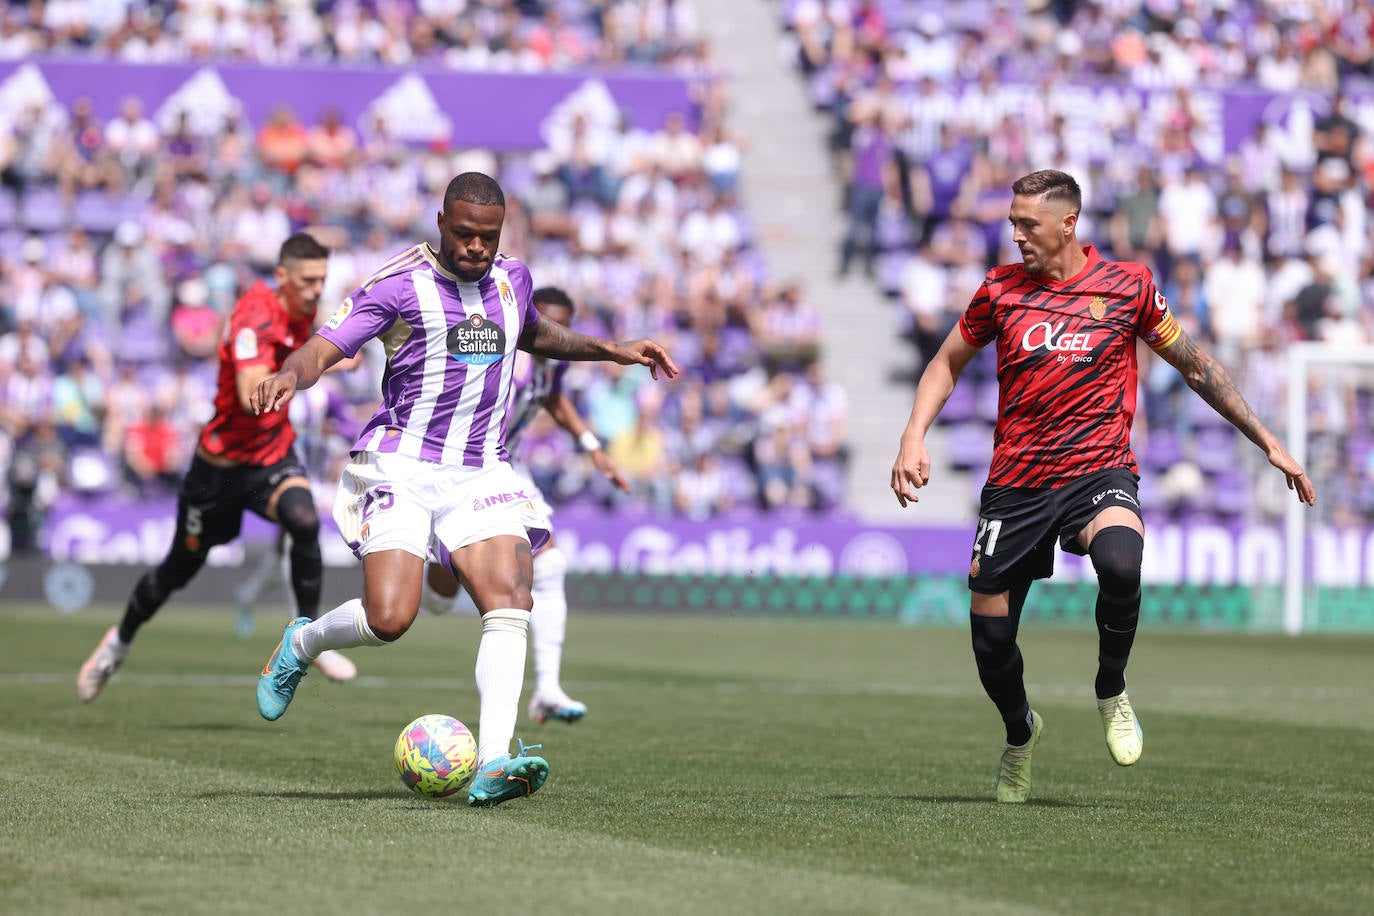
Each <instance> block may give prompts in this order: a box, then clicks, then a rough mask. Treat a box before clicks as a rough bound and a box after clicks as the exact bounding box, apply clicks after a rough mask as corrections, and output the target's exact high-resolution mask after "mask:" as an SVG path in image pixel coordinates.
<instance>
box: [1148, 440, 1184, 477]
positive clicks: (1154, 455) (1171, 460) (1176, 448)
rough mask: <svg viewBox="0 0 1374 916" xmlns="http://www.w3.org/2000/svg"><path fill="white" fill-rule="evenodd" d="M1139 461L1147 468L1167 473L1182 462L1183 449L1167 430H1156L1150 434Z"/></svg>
mask: <svg viewBox="0 0 1374 916" xmlns="http://www.w3.org/2000/svg"><path fill="white" fill-rule="evenodd" d="M1140 460H1141V462H1142V463H1143V464H1145V466H1146V467H1147V468H1150V469H1152V470H1155V471H1161V472H1162V471H1167V470H1168V469H1169V468H1171V467H1173V466H1174V465H1176V464H1178V463H1179V462H1180V461H1181V460H1183V448H1182V446H1180V445H1179V441H1178V437H1177V436H1175V435H1174V434H1173V433H1171V432H1169V431H1168V430H1163V429H1158V430H1155V431H1154V432H1152V433H1150V438H1149V440H1148V441H1147V442H1146V443H1145V451H1144V454H1142V455H1141V456H1140Z"/></svg>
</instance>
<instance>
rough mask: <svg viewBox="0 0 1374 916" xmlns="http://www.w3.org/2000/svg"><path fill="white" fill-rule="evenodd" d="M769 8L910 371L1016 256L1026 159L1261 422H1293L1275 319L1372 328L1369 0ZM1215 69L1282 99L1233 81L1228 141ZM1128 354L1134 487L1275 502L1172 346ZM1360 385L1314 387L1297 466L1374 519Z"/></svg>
mask: <svg viewBox="0 0 1374 916" xmlns="http://www.w3.org/2000/svg"><path fill="white" fill-rule="evenodd" d="M782 15H783V17H784V23H785V25H786V26H787V28H788V34H789V36H790V45H789V48H790V53H791V54H792V55H793V59H794V60H795V61H796V65H797V67H798V69H799V71H800V73H801V75H802V78H803V79H804V80H805V81H806V86H807V90H808V92H809V93H810V98H811V100H812V101H813V103H814V105H815V106H816V107H817V108H818V109H819V110H821V111H823V112H826V113H827V115H828V116H829V118H830V123H831V124H832V130H831V134H830V137H831V144H832V145H831V149H832V152H833V154H834V162H835V167H836V169H837V171H838V173H839V174H840V175H841V177H842V180H843V184H844V186H845V189H846V192H845V198H844V201H843V203H842V206H843V209H844V212H845V213H846V216H847V230H846V232H845V234H844V237H843V241H842V243H841V244H840V246H839V250H838V252H837V268H838V270H839V272H840V273H841V274H844V273H848V272H849V271H851V270H854V269H856V268H860V267H861V268H862V269H864V270H865V271H866V273H867V274H868V275H869V276H870V277H872V278H873V281H874V282H875V283H877V284H879V286H880V287H881V288H882V290H883V291H884V292H885V293H887V294H888V295H889V296H890V297H891V298H892V299H893V301H894V316H895V320H896V322H897V327H898V331H899V333H901V334H902V335H904V336H906V337H908V338H909V339H910V340H911V341H912V343H913V344H914V346H915V351H916V360H915V362H916V369H917V371H919V369H920V367H921V366H922V365H923V364H924V362H925V361H926V360H927V359H928V358H929V357H930V356H931V355H932V354H933V352H934V351H935V349H936V348H938V346H939V344H940V342H941V341H942V340H943V339H944V337H945V335H946V334H947V333H948V332H949V331H950V329H951V328H952V327H953V326H954V325H955V323H956V322H957V320H958V317H959V315H960V314H961V313H962V311H963V309H964V308H965V307H966V306H967V304H968V301H969V299H970V298H971V297H972V295H973V294H974V293H975V292H976V290H977V289H978V286H979V284H980V282H981V280H982V277H983V275H984V272H985V271H986V270H987V268H988V267H989V266H992V265H996V264H999V263H1014V262H1016V261H1019V260H1020V256H1019V254H1018V252H1017V250H1016V248H1015V246H1014V245H1013V244H1012V243H1011V237H1010V229H1009V225H1008V221H1007V212H1008V207H1009V204H1010V201H1011V190H1010V185H1011V183H1012V182H1013V181H1014V180H1015V179H1016V178H1017V177H1019V176H1020V175H1023V174H1025V173H1027V172H1030V171H1033V170H1035V169H1040V168H1059V169H1062V170H1064V171H1067V172H1069V173H1071V174H1073V175H1074V176H1075V177H1077V179H1078V180H1079V183H1080V184H1081V185H1082V186H1083V190H1084V209H1083V213H1082V218H1081V220H1080V231H1079V237H1080V238H1081V239H1083V240H1084V241H1085V243H1086V242H1091V243H1093V244H1095V245H1096V246H1097V247H1098V248H1099V249H1100V250H1101V251H1102V253H1103V254H1104V256H1107V257H1115V258H1118V259H1122V260H1131V261H1139V262H1142V263H1144V264H1146V265H1148V266H1149V267H1150V268H1151V269H1152V270H1153V272H1154V275H1155V279H1156V282H1157V284H1158V286H1159V287H1160V289H1161V290H1162V291H1163V293H1164V294H1165V295H1166V296H1167V297H1168V300H1169V302H1170V305H1171V307H1172V308H1173V310H1174V311H1175V313H1176V314H1177V316H1178V318H1179V320H1180V321H1181V323H1182V324H1183V325H1184V326H1185V327H1186V328H1187V330H1188V332H1189V333H1190V334H1191V335H1193V336H1195V337H1196V338H1198V339H1199V340H1201V341H1203V343H1204V345H1205V346H1207V347H1209V348H1210V349H1211V350H1212V352H1213V353H1214V354H1215V355H1216V356H1217V357H1218V358H1219V359H1221V360H1222V361H1223V363H1224V364H1225V365H1226V366H1227V367H1228V369H1229V370H1230V371H1231V373H1232V374H1233V375H1234V376H1235V377H1236V379H1237V381H1238V383H1239V384H1240V386H1241V389H1242V391H1243V392H1244V393H1245V395H1246V396H1247V398H1248V399H1249V400H1250V401H1251V403H1252V405H1253V406H1254V407H1255V408H1256V410H1257V412H1258V413H1260V414H1261V415H1262V417H1263V419H1264V420H1265V422H1266V423H1267V424H1269V425H1270V426H1271V428H1274V429H1276V430H1282V429H1284V428H1285V427H1286V425H1287V424H1286V423H1285V419H1286V414H1285V406H1284V405H1285V400H1286V389H1285V384H1284V380H1285V377H1284V372H1285V368H1284V367H1285V348H1286V347H1287V346H1288V345H1289V344H1291V343H1293V342H1296V341H1330V342H1335V343H1339V344H1342V345H1349V346H1366V345H1368V344H1369V343H1370V342H1371V341H1374V231H1372V229H1374V224H1371V221H1370V219H1369V211H1370V206H1371V204H1374V141H1372V140H1371V136H1370V132H1371V130H1372V129H1374V81H1371V77H1374V7H1372V6H1371V5H1370V4H1369V3H1367V2H1361V0H1311V2H1283V0H1273V2H1264V0H1144V2H1124V0H1122V2H1117V0H1098V2H1087V0H1083V2H1074V0H1058V2H1004V0H999V2H986V3H955V2H938V0H935V2H922V3H900V2H895V0H893V2H883V0H785V2H784V3H783V4H782ZM1223 91H1234V92H1237V96H1236V103H1237V105H1240V104H1241V103H1243V102H1245V98H1246V97H1242V96H1241V95H1240V93H1241V92H1248V93H1250V95H1249V96H1248V98H1256V97H1258V98H1260V99H1261V100H1266V99H1269V98H1276V97H1281V98H1285V99H1289V100H1291V107H1290V108H1289V109H1288V111H1289V114H1288V115H1287V116H1286V117H1282V118H1281V119H1279V120H1278V121H1277V122H1276V123H1270V122H1269V121H1268V120H1266V119H1267V118H1271V117H1275V114H1274V112H1275V111H1276V109H1272V108H1265V106H1264V105H1263V104H1261V105H1260V106H1259V107H1257V108H1256V107H1254V106H1252V108H1251V109H1248V110H1250V111H1253V113H1254V114H1253V118H1252V121H1253V123H1252V124H1249V125H1247V126H1246V129H1245V131H1243V132H1242V133H1245V136H1244V137H1243V139H1241V140H1240V142H1239V143H1235V142H1234V139H1233V142H1232V143H1231V144H1230V146H1231V148H1230V149H1228V148H1227V144H1226V143H1225V142H1224V127H1225V123H1226V118H1227V117H1235V111H1234V110H1232V111H1227V110H1225V109H1226V106H1225V105H1223V104H1221V101H1220V99H1219V97H1218V93H1220V92H1223ZM1261 114H1263V116H1261ZM994 371H995V366H994V364H993V361H992V357H991V354H990V353H984V354H982V355H980V357H979V360H978V361H976V362H975V363H974V365H973V366H972V367H971V369H970V372H969V376H968V378H967V381H966V382H965V387H967V388H969V389H970V390H969V391H968V392H957V393H956V395H957V396H956V398H954V399H952V401H951V403H950V405H949V406H948V407H947V408H946V410H945V412H944V414H943V415H942V420H943V422H944V423H945V424H946V426H947V427H948V428H949V431H950V436H951V439H950V441H951V442H952V448H951V455H950V457H951V460H952V461H953V462H954V463H955V464H956V466H959V467H965V468H968V469H970V470H972V471H981V470H983V469H985V467H986V464H987V461H988V460H989V458H990V455H991V440H990V429H991V424H992V423H993V422H994V421H995V418H996V383H995V379H994V378H993V377H992V376H993V373H994ZM1141 375H1142V385H1141V398H1140V403H1141V410H1140V412H1139V414H1138V418H1137V429H1136V433H1137V453H1138V455H1139V456H1140V457H1141V459H1142V464H1143V465H1144V466H1145V468H1146V474H1145V480H1143V481H1142V488H1143V492H1145V493H1146V499H1147V500H1149V501H1151V502H1152V503H1153V504H1155V505H1160V506H1166V507H1168V508H1169V510H1170V511H1173V512H1175V513H1176V514H1179V515H1182V516H1197V517H1202V518H1217V517H1222V518H1238V517H1256V516H1260V517H1263V516H1272V515H1274V514H1277V513H1278V512H1280V511H1281V509H1282V506H1283V505H1284V501H1283V498H1282V497H1283V494H1282V493H1281V492H1278V489H1279V488H1278V487H1277V486H1276V485H1274V481H1272V480H1271V479H1270V477H1269V476H1265V475H1263V474H1260V475H1256V474H1255V473H1253V472H1254V471H1255V470H1256V468H1254V467H1251V466H1250V465H1249V462H1251V461H1262V458H1260V457H1259V456H1257V455H1255V454H1253V452H1254V450H1253V449H1250V448H1248V447H1245V446H1244V444H1243V443H1240V442H1239V437H1238V436H1237V435H1235V434H1234V433H1233V431H1232V430H1231V428H1230V427H1229V426H1228V425H1226V424H1225V423H1224V421H1221V420H1220V419H1219V418H1218V417H1216V415H1215V414H1213V413H1212V412H1211V411H1210V409H1209V408H1207V407H1206V406H1205V405H1203V404H1201V403H1200V402H1199V401H1198V399H1197V398H1196V397H1195V396H1193V395H1192V394H1191V392H1188V391H1187V389H1186V387H1185V386H1184V384H1183V381H1182V379H1181V378H1180V377H1179V376H1178V375H1177V373H1176V372H1174V370H1172V369H1171V368H1170V367H1168V366H1167V365H1166V364H1164V363H1163V362H1162V361H1161V360H1155V359H1148V360H1144V361H1142V373H1141ZM1370 390H1371V380H1370V379H1369V378H1368V373H1367V372H1365V371H1360V370H1352V371H1346V372H1341V373H1331V374H1327V375H1326V376H1324V377H1323V378H1322V379H1320V380H1319V381H1318V382H1317V383H1315V384H1314V385H1313V390H1312V392H1311V393H1310V395H1309V404H1308V405H1307V412H1308V413H1309V414H1310V415H1311V416H1312V417H1313V427H1314V434H1313V437H1312V439H1311V441H1310V442H1309V448H1310V449H1311V454H1310V455H1309V461H1310V463H1311V466H1313V467H1315V468H1316V469H1317V471H1318V472H1319V473H1320V475H1321V476H1319V477H1318V479H1319V480H1322V481H1324V483H1325V485H1326V487H1327V488H1328V491H1329V492H1337V493H1341V492H1343V493H1350V494H1358V498H1357V499H1348V500H1343V499H1341V498H1339V497H1338V498H1336V499H1333V500H1329V501H1327V502H1326V504H1325V506H1324V507H1323V508H1322V511H1323V512H1324V513H1326V514H1327V516H1328V517H1331V518H1333V519H1335V520H1337V521H1352V522H1353V521H1358V520H1362V519H1365V520H1367V519H1371V518H1374V421H1372V420H1371V417H1374V412H1372V410H1371V409H1372V408H1374V404H1372V403H1371V399H1370ZM974 476H975V477H977V476H978V475H977V474H975V475H974ZM1270 476H1272V475H1270ZM1256 480H1257V481H1260V483H1259V484H1254V483H1252V481H1256Z"/></svg>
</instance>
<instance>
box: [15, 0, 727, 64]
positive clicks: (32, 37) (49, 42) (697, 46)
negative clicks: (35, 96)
mask: <svg viewBox="0 0 1374 916" xmlns="http://www.w3.org/2000/svg"><path fill="white" fill-rule="evenodd" d="M707 54H708V49H707V48H706V46H705V45H704V44H702V43H701V42H700V40H699V38H698V36H697V30H696V20H695V18H694V16H693V13H692V9H691V6H690V4H688V3H684V2H681V0H562V2H557V3H553V2H545V0H318V2H316V0H274V2H263V0H99V2H91V0H28V2H11V3H9V4H6V5H5V8H4V12H3V18H2V19H0V59H8V60H14V59H19V58H24V57H30V56H35V55H62V56H70V55H81V56H84V57H88V58H107V59H117V60H122V61H128V62H130V63H151V62H170V61H187V60H223V61H239V62H248V63H254V64H270V65H276V66H290V65H298V64H309V63H322V64H345V65H348V64H381V65H386V66H413V65H421V66H424V65H432V66H436V67H448V68H454V69H462V70H501V71H521V72H541V71H547V70H550V69H562V68H569V67H585V66H619V65H624V64H644V65H648V66H653V67H661V68H670V69H674V70H687V71H691V70H695V69H696V68H697V67H698V66H700V63H701V61H702V60H704V59H705V55H707Z"/></svg>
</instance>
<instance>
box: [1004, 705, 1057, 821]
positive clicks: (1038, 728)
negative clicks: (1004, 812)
mask: <svg viewBox="0 0 1374 916" xmlns="http://www.w3.org/2000/svg"><path fill="white" fill-rule="evenodd" d="M1044 731H1045V722H1044V720H1043V719H1041V718H1040V713H1038V712H1036V711H1035V710H1033V709H1032V710H1031V736H1030V740H1029V741H1027V742H1026V743H1025V744H1022V745H1012V744H1008V745H1006V747H1005V748H1004V749H1003V750H1002V764H1001V766H999V767H998V768H997V800H998V801H999V802H1005V803H1007V804H1011V805H1019V804H1021V803H1022V802H1024V801H1025V800H1026V798H1027V797H1029V796H1030V788H1031V752H1032V751H1034V750H1035V745H1036V744H1038V743H1039V741H1040V735H1041V734H1042V733H1043V732H1044Z"/></svg>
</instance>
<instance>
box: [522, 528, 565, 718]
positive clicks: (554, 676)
mask: <svg viewBox="0 0 1374 916" xmlns="http://www.w3.org/2000/svg"><path fill="white" fill-rule="evenodd" d="M567 571H568V558H567V556H566V555H565V554H564V553H563V551H561V550H559V549H558V548H557V547H550V548H548V549H547V550H543V551H540V553H539V555H538V556H536V557H535V558H534V587H533V588H532V589H531V594H532V595H533V597H534V610H532V611H531V612H530V643H531V646H532V647H533V649H534V685H535V686H534V689H535V692H536V693H549V694H553V695H554V696H557V695H558V694H560V693H562V692H563V688H562V687H561V686H560V685H559V683H558V680H559V675H560V669H561V667H562V664H563V638H564V636H565V635H566V634H567V632H568V596H567V592H566V591H564V587H563V580H564V576H565V574H566V573H567Z"/></svg>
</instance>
